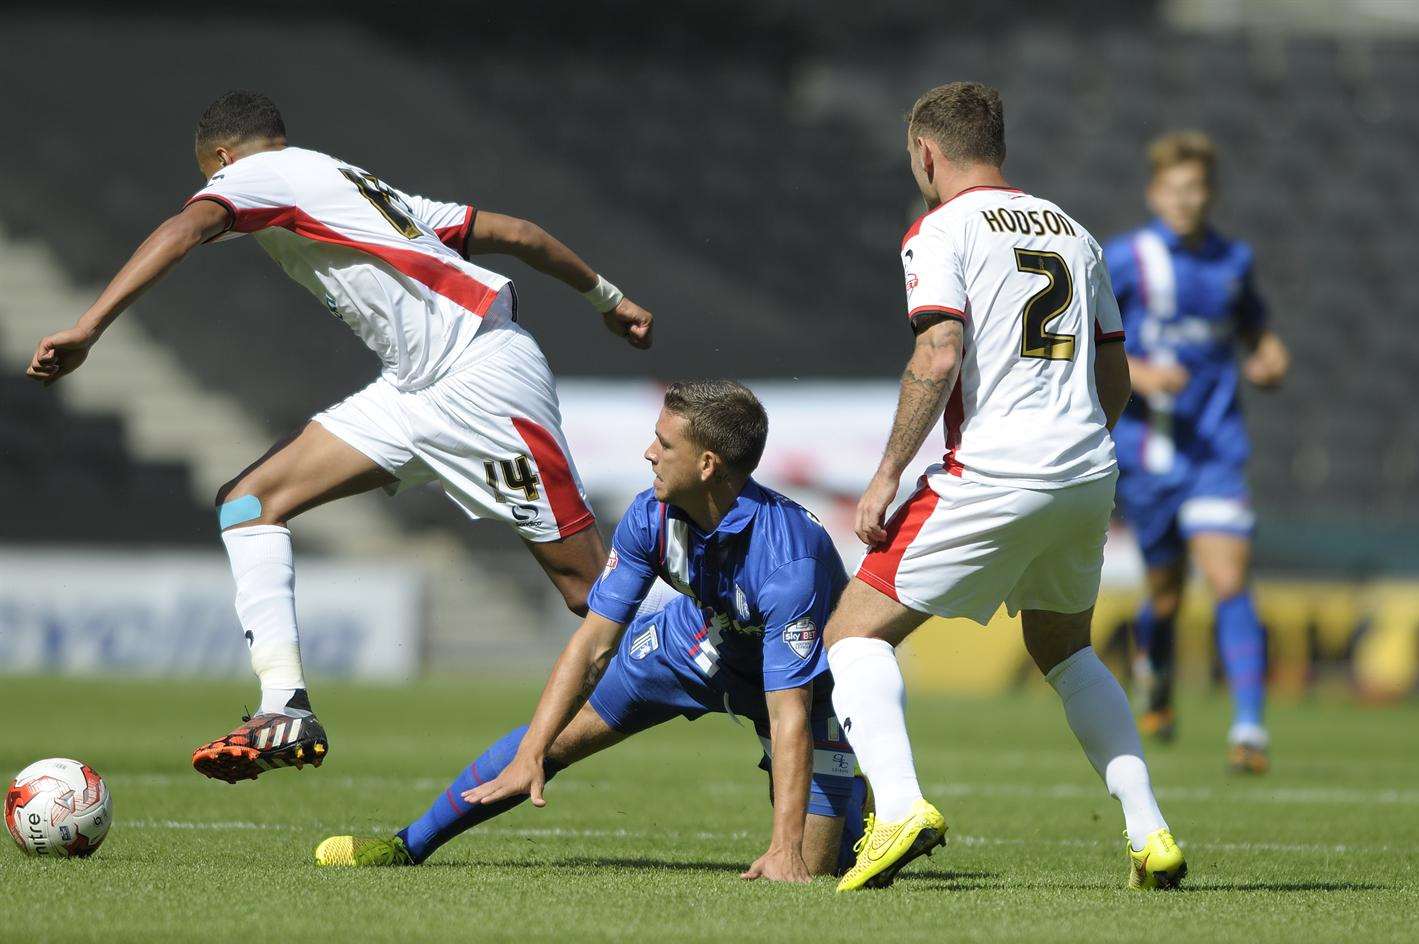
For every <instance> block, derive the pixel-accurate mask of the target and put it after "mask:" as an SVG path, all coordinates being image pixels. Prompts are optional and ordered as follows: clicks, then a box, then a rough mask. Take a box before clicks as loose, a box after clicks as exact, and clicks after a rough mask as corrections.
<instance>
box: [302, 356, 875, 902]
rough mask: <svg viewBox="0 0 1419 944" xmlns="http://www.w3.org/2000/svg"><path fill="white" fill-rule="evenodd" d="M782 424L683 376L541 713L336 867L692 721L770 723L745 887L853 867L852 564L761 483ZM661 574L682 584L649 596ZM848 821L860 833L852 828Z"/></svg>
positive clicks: (746, 394)
mask: <svg viewBox="0 0 1419 944" xmlns="http://www.w3.org/2000/svg"><path fill="white" fill-rule="evenodd" d="M767 435H768V417H767V416H766V415H765V413H764V408H763V406H762V405H761V404H760V403H759V401H758V399H757V398H756V397H755V396H754V394H753V393H752V392H750V391H749V390H748V389H747V388H746V387H743V386H741V385H740V384H737V383H733V382H730V381H708V382H698V383H678V384H674V385H672V386H671V387H670V389H669V390H668V391H667V393H666V395H665V404H664V409H663V410H662V411H661V414H660V417H659V419H658V421H657V422H656V427H655V440H654V441H653V442H652V443H651V445H650V447H649V448H648V449H647V450H646V454H645V457H646V459H647V460H649V462H650V464H651V468H652V470H653V471H654V473H655V481H654V486H653V487H652V488H650V489H647V490H646V491H645V492H642V493H641V494H640V495H638V496H637V497H636V499H635V500H634V501H633V502H632V503H631V506H630V507H629V508H628V509H627V511H626V514H625V515H624V517H622V519H621V523H620V525H619V526H618V527H617V529H616V535H615V540H614V542H613V544H612V550H611V554H610V556H609V558H608V559H607V562H606V567H605V570H604V571H603V572H602V574H601V577H600V579H599V580H598V581H597V582H596V584H595V585H594V586H593V588H592V591H591V596H590V601H589V604H588V605H589V609H590V613H588V615H587V616H586V619H585V620H584V621H583V622H582V625H581V628H580V629H578V630H577V632H576V634H575V635H573V637H572V639H571V641H570V642H569V643H568V644H567V647H566V649H565V650H564V651H563V652H562V655H561V657H560V658H559V659H558V660H557V664H556V666H555V667H554V668H553V669H552V676H551V678H550V679H549V680H548V682H547V686H546V688H545V689H544V690H543V692H542V697H541V700H540V701H539V702H538V705H537V710H536V712H535V713H534V714H533V717H532V721H531V723H530V724H529V725H527V726H525V727H521V728H518V729H516V730H514V731H511V732H509V733H508V734H506V735H504V736H503V737H502V738H501V739H500V740H499V741H497V742H496V743H494V744H493V745H492V746H491V747H489V748H488V749H487V751H485V752H484V753H483V754H482V755H481V756H480V757H478V759H477V760H475V761H474V762H473V763H472V764H470V765H469V766H468V767H467V768H465V769H464V770H463V771H461V772H460V773H459V774H458V776H457V777H456V778H455V779H454V781H453V783H452V784H450V785H449V787H448V789H447V790H445V791H444V792H443V794H441V795H440V796H439V797H438V798H437V799H435V800H434V802H433V805H432V806H430V807H429V810H428V812H426V813H425V814H424V815H423V816H421V817H419V818H418V819H417V820H415V821H414V822H412V823H410V824H409V825H408V826H407V827H406V828H404V829H402V830H400V831H399V833H398V834H397V835H396V836H394V837H392V838H389V839H372V838H364V837H353V836H335V837H331V838H330V839H327V840H325V841H324V842H322V843H321V844H320V846H319V848H317V849H316V862H317V864H320V865H412V864H416V863H419V862H423V861H424V860H425V859H426V858H428V856H429V855H430V854H431V853H432V852H433V851H434V850H435V849H437V848H438V847H439V846H441V845H443V844H444V843H445V842H447V841H448V840H450V839H452V838H453V837H454V836H457V835H458V834H459V833H461V832H463V831H465V830H467V829H469V828H471V827H473V826H475V825H477V824H478V823H481V822H485V821H487V820H489V819H491V818H493V817H494V816H497V815H498V814H500V813H503V812H505V811H507V810H509V809H511V808H512V807H514V806H517V805H518V804H520V803H521V802H522V801H523V800H526V799H527V798H528V797H529V796H530V797H531V798H532V803H533V805H534V806H545V805H546V801H545V800H544V799H543V797H542V792H543V787H544V785H545V782H546V780H548V779H549V778H551V777H552V776H553V775H554V774H556V773H557V772H558V771H560V770H562V769H563V768H565V767H566V766H568V765H569V764H573V763H575V762H576V761H578V760H581V759H583V758H585V757H588V756H590V755H592V754H595V753H597V752H599V751H602V750H605V749H606V748H608V747H610V746H611V745H613V744H616V743H618V742H620V741H623V740H625V739H626V738H627V737H629V736H631V735H633V734H635V733H637V732H638V731H644V730H646V729H647V728H651V727H654V726H655V725H658V724H661V723H663V722H666V721H669V720H671V719H672V718H675V717H677V716H684V717H686V718H689V719H691V720H693V719H695V718H699V717H700V716H702V715H704V714H707V713H709V712H728V713H730V714H732V715H736V716H742V717H744V718H746V719H748V720H750V721H752V722H753V724H754V727H755V728H756V730H757V731H758V734H759V737H760V739H761V741H762V742H763V747H764V760H763V762H762V763H761V764H760V766H761V767H763V768H764V769H765V770H767V771H768V772H769V774H770V797H771V798H772V802H773V835H772V840H771V843H770V846H769V849H768V851H767V852H765V853H764V855H762V856H760V857H759V859H758V860H757V861H755V862H754V863H753V865H751V866H750V867H749V869H748V870H747V871H745V872H744V873H743V877H744V878H746V879H755V878H765V879H770V880H777V881H796V882H806V881H809V879H810V878H811V877H812V876H814V875H824V874H830V873H834V872H838V871H841V870H842V869H843V868H846V867H848V866H850V865H851V864H852V861H853V855H852V846H853V844H854V842H855V840H856V839H857V838H859V837H860V836H861V834H862V828H863V827H862V806H863V803H864V801H865V794H866V782H865V781H863V780H862V779H861V778H855V777H854V773H855V768H856V758H855V757H854V756H853V753H852V749H851V747H850V746H849V745H848V743H847V741H846V739H845V738H844V737H843V732H842V731H841V729H840V728H839V727H838V723H837V719H836V718H835V717H834V716H833V707H832V697H831V696H832V681H831V676H829V675H828V661H827V656H826V655H825V653H824V651H823V643H822V630H823V627H824V626H825V625H826V623H827V619H828V615H829V613H831V612H832V608H833V605H834V603H836V602H837V599H838V595H839V594H840V593H841V592H842V589H843V586H844V585H845V584H846V583H847V574H846V572H845V571H844V570H843V565H842V561H841V560H840V559H839V557H838V554H837V551H836V550H835V549H834V547H833V544H832V541H831V539H830V538H829V537H828V534H827V532H826V531H825V530H824V529H823V526H822V525H821V524H820V523H819V522H818V520H817V519H816V518H814V517H813V516H812V515H811V514H809V513H808V512H807V511H805V510H804V509H803V508H802V507H801V506H799V505H798V504H796V503H794V502H792V501H790V500H788V499H787V498H784V497H783V496H782V495H779V494H778V493H776V492H772V491H770V490H769V489H766V488H764V487H762V486H760V485H759V484H758V483H756V482H755V481H754V480H753V479H752V478H751V477H750V475H751V473H752V472H753V470H754V468H755V467H756V466H757V465H758V462H759V458H760V457H761V456H762V455H763V451H764V443H765V441H766V438H767ZM657 577H659V578H661V579H662V580H664V581H665V582H666V583H668V584H670V586H672V587H673V588H674V589H675V590H676V591H678V594H675V595H673V596H672V602H670V603H669V605H668V606H664V607H663V608H653V607H652V606H648V605H647V604H646V598H647V594H649V593H650V592H651V589H652V585H653V584H654V582H655V580H656V578H657ZM845 820H846V828H844V825H845V824H844V821H845Z"/></svg>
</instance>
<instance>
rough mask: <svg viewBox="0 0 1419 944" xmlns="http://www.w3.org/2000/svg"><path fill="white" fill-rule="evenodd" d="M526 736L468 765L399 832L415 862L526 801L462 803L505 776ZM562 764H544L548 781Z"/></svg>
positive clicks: (512, 734)
mask: <svg viewBox="0 0 1419 944" xmlns="http://www.w3.org/2000/svg"><path fill="white" fill-rule="evenodd" d="M526 733H527V726H526V725H523V726H522V727H520V728H517V729H515V730H513V731H509V732H508V733H507V734H504V735H503V736H502V737H501V738H499V739H498V740H497V741H496V742H494V743H493V746H492V747H489V748H488V749H487V750H486V751H484V752H483V753H482V754H481V755H479V757H478V759H477V760H475V761H474V762H473V763H471V764H469V765H468V766H467V767H466V768H464V769H463V770H462V771H460V772H459V774H458V776H457V777H454V778H453V783H451V784H449V785H448V789H447V790H445V791H444V792H443V795H442V796H440V797H439V798H438V799H437V800H434V802H433V805H432V806H430V807H429V808H428V810H427V811H426V812H425V813H424V815H423V816H420V817H419V818H418V819H416V820H414V822H412V823H410V824H409V825H408V826H405V827H404V828H403V829H401V830H399V833H398V835H399V838H400V839H402V840H404V845H405V847H406V848H408V850H409V855H410V856H412V857H413V859H414V861H415V862H423V861H424V860H425V859H427V858H428V857H429V856H430V855H432V854H433V852H434V850H435V849H437V848H438V847H439V846H441V845H443V844H444V843H446V842H448V841H449V840H450V839H452V838H453V837H454V836H457V835H458V834H459V833H461V832H464V831H465V830H468V829H472V828H473V827H474V826H477V825H478V824H479V823H481V822H484V821H485V820H490V819H492V818H493V817H494V816H498V815H499V814H502V813H506V812H507V811H508V810H510V809H512V808H513V807H514V806H517V805H518V804H520V803H522V801H524V800H526V799H527V797H525V796H520V797H509V798H508V799H506V800H500V801H498V802H497V803H487V804H483V803H467V802H465V801H464V799H463V792H464V791H465V790H472V789H473V788H474V787H476V786H478V785H479V784H484V783H487V782H488V781H489V780H492V779H494V778H495V777H497V776H498V775H499V774H501V773H502V772H503V769H504V768H506V767H507V765H508V764H510V763H512V759H513V757H515V756H516V755H517V748H518V745H520V744H521V743H522V736H523V735H524V734H526ZM561 769H562V767H561V765H560V764H555V763H553V762H552V761H546V762H544V764H543V766H542V771H543V773H544V774H546V777H547V779H548V780H551V779H552V777H553V776H554V775H555V774H556V773H557V771H559V770H561Z"/></svg>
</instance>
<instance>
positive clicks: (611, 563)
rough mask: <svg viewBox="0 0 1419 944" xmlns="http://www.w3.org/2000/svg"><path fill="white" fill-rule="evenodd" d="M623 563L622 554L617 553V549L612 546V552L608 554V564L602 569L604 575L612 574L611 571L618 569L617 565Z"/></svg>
mask: <svg viewBox="0 0 1419 944" xmlns="http://www.w3.org/2000/svg"><path fill="white" fill-rule="evenodd" d="M619 563H621V555H620V554H617V553H616V549H615V548H614V547H613V548H611V553H610V554H608V555H607V556H606V566H605V567H604V568H602V570H601V576H602V577H609V576H611V571H613V570H615V569H616V565H617V564H619Z"/></svg>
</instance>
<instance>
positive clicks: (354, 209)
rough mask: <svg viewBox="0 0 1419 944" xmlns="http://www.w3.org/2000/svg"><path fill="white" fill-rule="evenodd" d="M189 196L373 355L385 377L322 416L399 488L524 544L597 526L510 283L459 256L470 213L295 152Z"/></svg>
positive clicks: (251, 163)
mask: <svg viewBox="0 0 1419 944" xmlns="http://www.w3.org/2000/svg"><path fill="white" fill-rule="evenodd" d="M195 200H213V201H215V202H217V203H220V204H221V205H223V206H224V207H226V208H227V210H228V212H229V213H230V214H231V217H232V225H231V228H230V229H229V230H228V231H227V232H226V233H224V234H223V235H222V236H219V237H217V238H218V239H226V238H231V237H234V236H237V235H240V234H245V233H250V234H253V236H254V237H255V239H256V241H257V242H259V243H260V244H261V247H262V248H263V249H265V250H266V252H267V253H269V254H270V255H271V257H272V258H274V259H275V260H276V261H277V262H279V263H280V264H281V267H282V268H283V269H284V270H285V271H286V274H287V275H289V276H290V277H291V278H292V279H294V280H295V281H296V282H298V283H300V284H301V285H303V286H305V287H306V288H307V289H308V290H309V291H310V292H311V293H312V294H313V295H315V297H316V298H318V299H320V300H321V302H322V303H323V304H324V305H325V307H326V308H327V309H329V311H330V312H331V314H333V315H334V316H335V317H337V318H339V319H340V320H341V321H343V322H344V323H345V324H347V325H348V326H349V327H350V328H351V329H352V330H353V331H354V332H355V333H356V334H357V335H359V337H360V339H361V340H362V341H364V342H365V345H366V346H368V347H369V348H370V350H372V351H374V352H375V354H376V355H378V357H379V359H380V361H381V363H382V365H383V370H382V371H381V374H380V376H379V378H378V379H376V380H375V381H374V382H373V383H371V384H370V385H369V386H368V387H366V388H365V389H363V390H361V391H359V392H358V393H356V394H354V395H353V396H351V397H349V398H347V399H345V400H344V401H342V402H341V403H339V404H337V405H335V406H333V407H331V408H330V409H328V410H326V411H324V412H322V413H319V414H317V415H316V416H315V417H314V420H315V422H317V423H319V424H320V425H321V426H323V427H324V428H325V429H327V430H329V431H330V433H332V434H333V435H335V436H337V437H339V438H340V439H341V440H343V441H344V442H346V443H348V444H349V445H350V446H351V447H353V448H355V449H357V450H359V451H360V452H362V453H363V454H365V455H366V456H368V457H369V458H370V459H371V460H372V461H374V462H375V463H376V464H378V465H379V466H380V467H381V468H384V469H385V470H387V471H389V472H390V473H392V474H394V475H395V476H396V477H397V478H398V480H399V482H398V484H397V486H395V488H394V489H393V490H395V491H397V490H399V489H402V488H405V487H408V486H410V485H417V484H421V483H424V482H428V481H433V480H438V481H439V482H440V483H441V484H442V486H443V488H444V491H445V492H446V493H447V494H448V496H449V498H451V499H452V500H453V501H454V502H455V503H456V504H457V505H458V506H459V507H461V508H462V509H463V510H464V511H465V512H466V513H467V514H468V515H469V516H470V517H472V518H492V519H496V520H500V521H505V522H507V523H508V524H510V525H512V526H513V527H514V528H516V529H517V531H518V532H519V533H520V534H521V535H522V536H523V537H524V538H526V539H527V540H530V541H550V540H556V539H557V538H560V537H567V536H569V535H571V534H574V533H576V532H577V531H580V530H582V529H583V528H586V527H587V526H589V525H590V524H591V523H592V521H593V518H592V514H591V511H590V509H589V508H588V506H587V504H586V494H585V490H584V488H583V487H582V484H581V479H580V477H579V476H578V475H577V472H576V468H575V466H574V465H573V464H572V461H571V457H570V453H569V451H568V449H567V443H566V438H565V436H564V435H563V434H562V429H561V425H562V420H561V410H560V407H559V405H558V402H557V390H556V384H555V382H554V380H553V378H552V373H551V369H550V368H549V367H548V365H547V361H546V358H545V357H544V356H543V354H542V351H541V349H540V348H538V346H537V342H536V341H535V340H533V338H532V336H531V335H530V334H528V333H527V332H526V331H524V330H523V329H522V328H521V327H519V326H518V324H517V323H516V319H517V296H516V293H515V291H514V289H513V286H512V283H511V282H510V281H509V280H508V279H507V278H506V277H504V276H502V275H499V274H498V273H496V272H493V271H490V270H488V269H484V268H482V267H480V266H477V265H474V264H473V263H471V262H469V261H467V260H466V259H464V258H463V253H464V251H465V249H466V243H467V239H468V235H469V232H470V230H471V229H472V225H473V218H474V214H475V212H476V211H475V210H474V209H473V207H471V206H467V205H463V204H456V203H440V202H437V201H433V200H427V199H425V198H423V197H417V196H411V195H409V194H405V193H403V192H401V191H398V190H395V189H394V188H392V187H390V186H388V185H387V184H385V183H384V182H383V181H381V180H379V179H378V178H376V177H374V176H372V175H370V174H368V173H366V172H365V171H364V170H362V169H360V168H359V167H356V166H354V165H351V164H346V163H344V162H343V161H339V160H337V159H335V158H333V157H330V156H329V155H326V154H321V153H319V152H316V151H309V150H305V149H304V148H294V147H287V148H283V149H281V150H277V151H263V152H260V153H257V154H252V155H250V156H248V157H244V158H242V159H241V160H238V161H236V162H234V163H232V164H230V165H229V166H227V167H224V168H223V169H222V170H221V171H219V172H218V173H217V174H215V175H213V177H212V179H211V180H210V181H208V183H207V186H205V187H204V188H202V189H201V190H199V191H198V192H197V193H196V194H195V195H193V197H192V198H191V199H190V200H189V201H188V203H189V204H190V203H191V202H193V201H195Z"/></svg>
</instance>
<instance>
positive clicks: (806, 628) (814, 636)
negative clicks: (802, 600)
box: [783, 616, 818, 659]
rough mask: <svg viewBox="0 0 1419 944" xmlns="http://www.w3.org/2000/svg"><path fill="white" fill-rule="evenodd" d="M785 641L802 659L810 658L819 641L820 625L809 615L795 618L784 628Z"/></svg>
mask: <svg viewBox="0 0 1419 944" xmlns="http://www.w3.org/2000/svg"><path fill="white" fill-rule="evenodd" d="M783 641H784V642H786V643H788V648H790V649H792V650H793V651H794V652H795V653H796V654H797V655H798V658H800V659H806V658H808V656H809V654H811V653H812V652H813V645H814V644H815V643H816V642H817V641H818V626H817V624H815V623H814V622H813V621H812V620H811V619H809V618H808V617H806V616H805V617H804V618H803V619H800V620H794V621H793V622H792V623H789V624H788V625H787V626H785V627H784V628H783Z"/></svg>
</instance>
